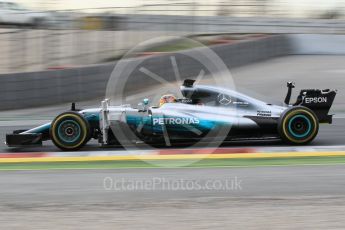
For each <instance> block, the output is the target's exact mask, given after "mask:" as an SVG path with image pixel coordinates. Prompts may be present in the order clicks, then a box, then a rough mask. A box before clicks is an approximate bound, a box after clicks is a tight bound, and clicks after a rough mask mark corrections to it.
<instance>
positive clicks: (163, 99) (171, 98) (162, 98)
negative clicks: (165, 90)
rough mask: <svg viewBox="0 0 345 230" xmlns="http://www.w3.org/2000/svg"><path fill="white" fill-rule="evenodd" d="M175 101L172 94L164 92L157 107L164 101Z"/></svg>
mask: <svg viewBox="0 0 345 230" xmlns="http://www.w3.org/2000/svg"><path fill="white" fill-rule="evenodd" d="M176 101H177V99H176V97H175V96H174V95H172V94H166V95H163V96H162V97H161V99H160V100H159V107H161V106H162V105H164V104H165V103H175V102H176Z"/></svg>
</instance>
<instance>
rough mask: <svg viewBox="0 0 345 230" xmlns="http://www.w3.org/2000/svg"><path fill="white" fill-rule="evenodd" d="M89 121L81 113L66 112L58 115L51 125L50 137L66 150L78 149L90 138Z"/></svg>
mask: <svg viewBox="0 0 345 230" xmlns="http://www.w3.org/2000/svg"><path fill="white" fill-rule="evenodd" d="M90 134H91V132H90V126H89V122H88V121H87V120H86V119H85V118H84V117H83V116H82V115H80V114H79V113H76V112H66V113H62V114H60V115H59V116H57V117H56V118H55V119H54V121H53V122H52V124H51V126H50V138H51V140H52V141H53V143H54V144H55V145H56V146H57V147H58V148H60V149H62V150H64V151H73V150H78V149H80V148H81V147H83V146H84V145H85V144H86V143H87V142H88V141H89V140H90Z"/></svg>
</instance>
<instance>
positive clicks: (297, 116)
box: [278, 106, 319, 145]
mask: <svg viewBox="0 0 345 230" xmlns="http://www.w3.org/2000/svg"><path fill="white" fill-rule="evenodd" d="M318 131H319V121H318V119H317V117H316V115H315V113H314V112H313V111H312V110H310V109H308V108H306V107H302V106H297V107H292V108H290V109H287V110H286V111H285V112H284V113H283V114H282V115H281V116H280V118H279V123H278V132H279V135H280V137H281V139H282V140H283V141H284V142H285V143H287V144H294V145H303V144H308V143H310V142H311V141H312V140H314V138H315V137H316V135H317V133H318Z"/></svg>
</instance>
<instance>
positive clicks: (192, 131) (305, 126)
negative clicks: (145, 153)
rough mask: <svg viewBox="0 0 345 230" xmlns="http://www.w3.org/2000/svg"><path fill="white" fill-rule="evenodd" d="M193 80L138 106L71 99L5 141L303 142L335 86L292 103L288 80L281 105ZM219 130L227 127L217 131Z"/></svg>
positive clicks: (325, 119)
mask: <svg viewBox="0 0 345 230" xmlns="http://www.w3.org/2000/svg"><path fill="white" fill-rule="evenodd" d="M194 83H195V81H194V80H190V79H187V80H185V81H184V83H183V85H182V86H181V93H182V95H183V98H181V99H176V98H172V100H170V101H169V100H168V101H166V103H161V104H160V106H159V107H158V106H157V107H153V106H151V107H150V106H149V105H148V104H149V103H148V99H144V100H143V103H142V104H141V105H140V108H132V107H130V106H129V105H121V106H110V105H109V100H104V101H103V102H102V106H101V107H100V108H95V109H85V110H76V109H75V104H74V103H72V108H71V110H70V111H67V112H64V113H62V114H60V115H58V116H57V117H56V118H55V119H54V120H53V121H52V122H50V123H47V124H44V125H42V126H39V127H35V128H33V129H30V130H15V131H14V132H13V133H12V134H7V136H6V143H7V145H8V146H10V147H25V146H36V145H42V141H46V140H52V141H53V143H54V144H55V145H56V146H57V147H58V148H60V149H62V150H65V151H73V150H78V149H80V148H81V147H83V146H84V145H85V144H86V143H87V142H88V141H89V140H90V139H91V138H94V139H98V142H99V143H100V145H101V146H105V145H119V144H120V145H124V143H134V144H135V143H138V142H140V143H145V144H148V145H155V144H162V143H165V144H164V146H166V145H169V146H170V145H175V144H178V143H182V142H191V143H193V142H198V141H200V140H203V141H204V142H211V141H214V140H217V138H218V139H220V140H222V141H232V140H247V139H260V140H261V139H271V138H279V139H281V140H282V141H284V142H285V143H288V144H296V145H301V144H307V143H309V142H311V141H312V140H313V139H314V138H315V137H316V135H317V133H318V130H319V123H329V124H331V123H332V115H329V114H328V112H329V110H330V107H331V105H332V103H333V100H334V98H335V95H336V92H337V91H336V90H329V89H325V90H318V89H303V90H301V91H300V94H299V96H298V97H297V100H296V102H295V103H293V104H290V98H291V93H292V88H294V83H292V82H288V84H287V86H288V92H287V95H286V98H285V101H284V102H285V105H284V106H278V105H272V104H267V103H265V102H263V101H260V100H257V99H254V98H252V97H249V96H247V95H244V94H242V93H239V92H236V91H233V90H228V89H223V88H219V87H214V86H206V85H194ZM163 102H164V101H163ZM222 129H223V131H224V130H225V131H224V132H221V131H220V130H222ZM128 131H129V132H131V133H132V134H133V135H131V134H129V132H128ZM123 139H126V140H127V141H124V140H123Z"/></svg>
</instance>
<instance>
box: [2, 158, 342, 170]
mask: <svg viewBox="0 0 345 230" xmlns="http://www.w3.org/2000/svg"><path fill="white" fill-rule="evenodd" d="M150 162H152V164H151V163H149V162H146V161H140V160H132V161H96V162H56V163H0V170H48V169H121V168H158V167H168V168H169V167H170V168H175V167H177V166H178V165H183V164H185V165H186V166H183V167H185V168H192V167H205V168H207V167H256V166H284V165H306V164H310V165H313V164H320V165H322V164H345V157H295V158H264V159H263V158H254V159H204V160H200V161H197V162H194V163H191V164H188V163H189V161H188V160H152V161H150Z"/></svg>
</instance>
